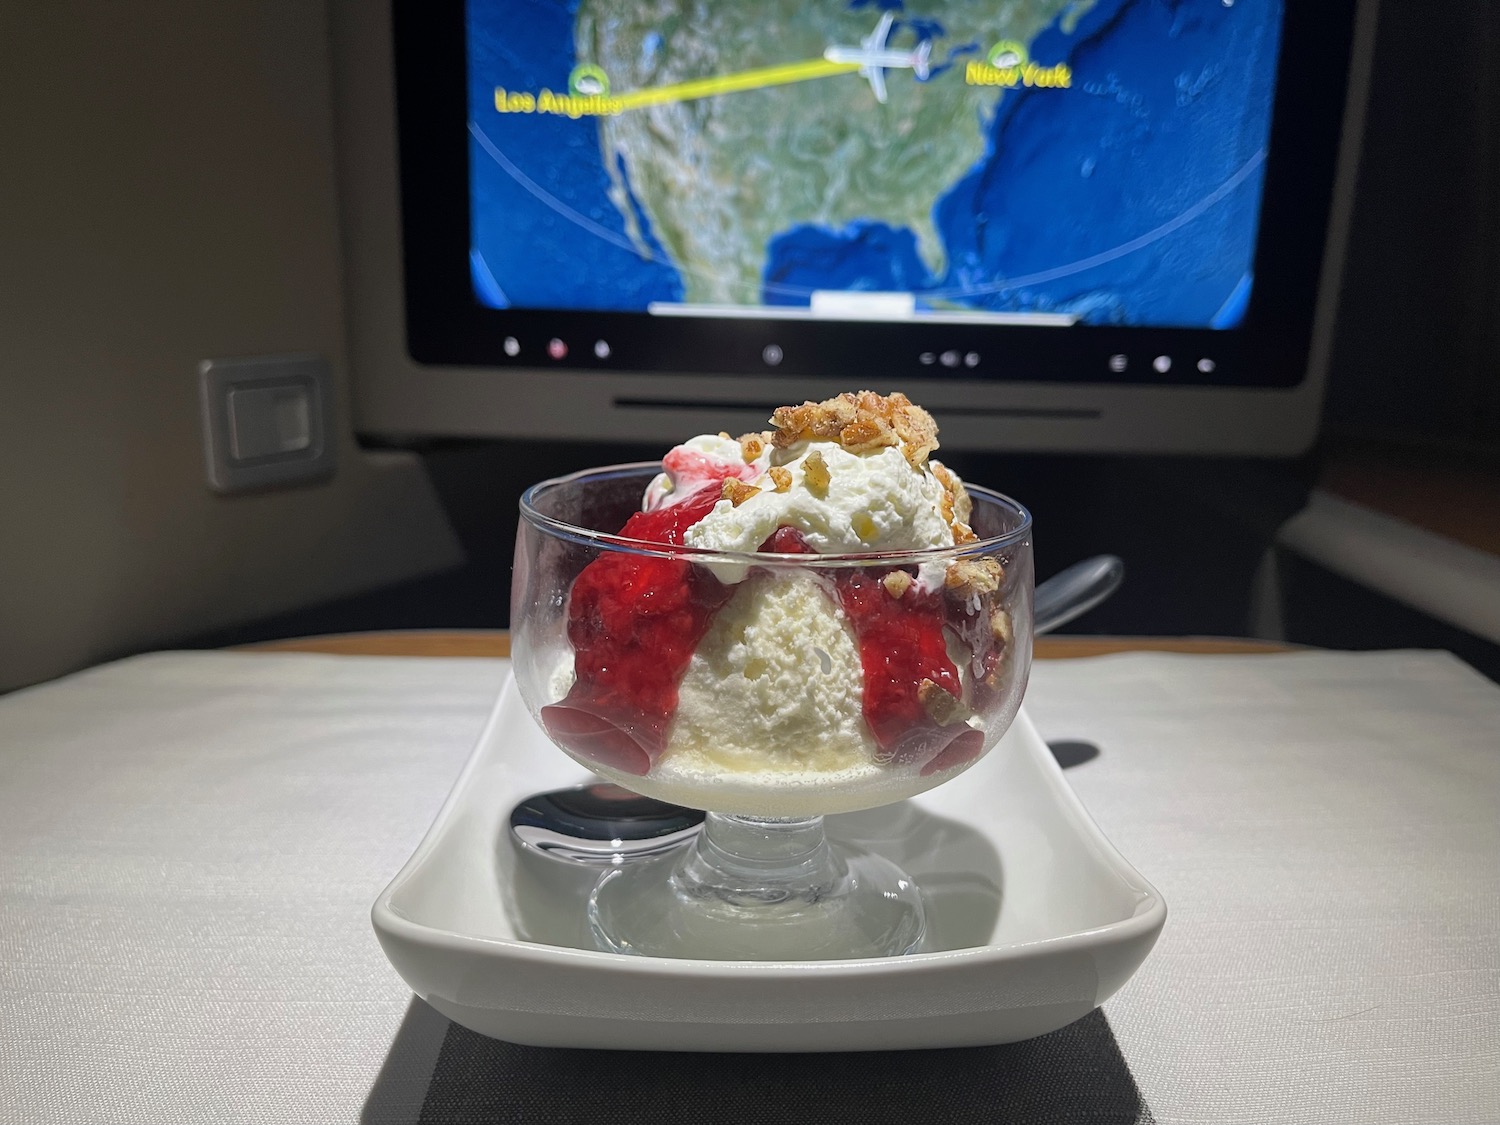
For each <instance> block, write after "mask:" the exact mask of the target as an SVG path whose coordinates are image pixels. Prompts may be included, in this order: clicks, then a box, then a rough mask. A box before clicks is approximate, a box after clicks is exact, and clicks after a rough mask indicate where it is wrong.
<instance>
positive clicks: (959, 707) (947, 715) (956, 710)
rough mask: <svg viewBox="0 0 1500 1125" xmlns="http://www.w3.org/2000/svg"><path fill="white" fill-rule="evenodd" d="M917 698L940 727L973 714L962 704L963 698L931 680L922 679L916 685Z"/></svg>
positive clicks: (958, 721) (960, 720)
mask: <svg viewBox="0 0 1500 1125" xmlns="http://www.w3.org/2000/svg"><path fill="white" fill-rule="evenodd" d="M917 698H918V699H919V700H921V701H922V707H923V709H924V710H925V711H926V712H927V713H928V714H929V715H931V716H932V719H933V721H934V722H935V723H937V724H938V726H941V727H947V726H952V725H953V724H954V723H961V722H964V721H965V720H966V719H969V718H971V717H972V716H973V714H974V712H973V711H971V710H970V709H969V708H968V707H966V706H965V705H964V701H963V700H961V699H959V698H958V697H956V696H955V695H953V694H952V693H951V692H949V691H948V690H947V689H946V688H942V687H939V686H938V685H937V684H936V683H934V682H933V681H932V680H926V679H924V680H923V681H922V682H921V683H920V684H918V685H917Z"/></svg>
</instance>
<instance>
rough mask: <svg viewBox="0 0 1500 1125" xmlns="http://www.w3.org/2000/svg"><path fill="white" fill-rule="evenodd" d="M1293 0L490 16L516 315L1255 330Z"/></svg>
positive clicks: (732, 2)
mask: <svg viewBox="0 0 1500 1125" xmlns="http://www.w3.org/2000/svg"><path fill="white" fill-rule="evenodd" d="M1281 19H1282V11H1281V0H1177V2H1175V3H1168V2H1166V0H966V2H952V0H950V2H941V0H928V2H925V3H923V2H920V0H908V2H906V3H902V2H901V0H765V2H755V3H746V2H743V0H739V2H736V0H693V2H691V3H690V2H688V0H631V2H629V3H605V2H601V0H572V2H556V3H553V2H548V0H469V3H468V6H467V10H466V28H467V51H468V102H469V106H468V110H469V137H470V146H469V148H470V151H469V160H470V199H471V212H470V213H471V228H470V269H471V277H472V282H473V289H474V294H475V297H476V298H477V300H478V301H479V302H480V303H481V304H482V305H485V306H488V307H491V308H500V309H504V308H518V309H563V310H608V311H625V312H641V313H648V312H649V313H655V314H658V315H711V316H779V315H795V316H826V317H829V318H832V319H854V320H857V319H862V318H864V319H873V318H881V319H903V318H906V319H920V318H922V317H933V318H943V317H946V318H953V319H973V320H979V321H983V320H985V319H987V318H989V319H994V320H995V321H996V322H998V323H1023V324H1024V323H1034V324H1037V325H1046V326H1065V325H1070V324H1088V325H1122V326H1153V327H1180V328H1233V327H1235V326H1236V325H1237V324H1239V323H1240V322H1241V320H1242V319H1243V317H1244V315H1245V310H1246V308H1247V306H1248V303H1249V300H1250V295H1251V291H1252V287H1253V280H1254V277H1253V264H1254V259H1255V248H1256V235H1257V224H1258V216H1259V210H1260V201H1261V192H1262V185H1263V181H1264V173H1265V164H1266V160H1267V155H1268V152H1267V145H1268V139H1269V136H1270V125H1271V110H1272V100H1273V95H1274V89H1275V78H1276V65H1277V56H1278V49H1279V41H1280V28H1281Z"/></svg>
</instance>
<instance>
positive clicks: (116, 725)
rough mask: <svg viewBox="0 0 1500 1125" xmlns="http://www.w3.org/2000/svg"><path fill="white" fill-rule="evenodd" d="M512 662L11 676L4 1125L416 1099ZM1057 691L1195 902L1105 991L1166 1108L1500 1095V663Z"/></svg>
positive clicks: (1121, 674)
mask: <svg viewBox="0 0 1500 1125" xmlns="http://www.w3.org/2000/svg"><path fill="white" fill-rule="evenodd" d="M504 673H505V664H504V662H502V661H489V660H438V659H405V658H385V657H334V656H317V655H303V654H250V653H223V652H213V653H163V654H157V655H152V656H146V657H139V658H136V659H132V660H127V661H123V662H120V663H117V664H113V665H109V666H106V667H102V668H98V669H94V670H92V671H89V672H86V673H82V674H80V675H77V676H73V677H69V678H67V679H64V680H61V681H58V682H56V683H53V684H48V685H44V686H42V687H38V688H33V689H29V690H26V691H21V692H17V693H15V694H13V695H11V696H8V697H6V698H4V699H0V1121H3V1122H51V1121H59V1122H61V1121H90V1122H94V1121H98V1122H104V1121H120V1122H153V1123H154V1122H165V1121H173V1122H188V1121H277V1122H294V1121H318V1122H335V1121H353V1120H357V1119H360V1118H361V1115H363V1119H364V1120H367V1121H414V1120H416V1118H417V1116H418V1113H419V1112H420V1110H421V1108H422V1104H423V1098H424V1097H425V1096H426V1093H427V1077H428V1075H429V1074H430V1073H431V1068H432V1066H433V1063H434V1061H435V1060H436V1059H437V1053H438V1048H439V1046H440V1044H441V1040H442V1035H443V1033H444V1031H445V1028H446V1023H445V1021H443V1020H441V1018H440V1017H436V1016H435V1014H433V1013H432V1012H431V1010H430V1009H426V1008H425V1006H422V1005H413V1004H412V998H411V996H410V993H409V991H408V990H407V989H406V987H405V986H404V985H403V984H402V982H401V980H400V979H399V978H398V977H397V976H396V974H395V972H394V971H393V970H392V969H391V968H390V967H389V965H388V964H387V963H386V961H385V959H384V957H383V956H382V955H381V952H380V948H379V946H378V945H377V944H376V941H375V938H374V936H373V933H372V932H371V929H370V926H369V921H368V909H369V906H370V904H371V902H372V901H373V900H374V898H375V895H376V894H377V893H378V892H379V890H380V889H381V888H382V887H383V886H384V885H385V883H386V882H387V881H388V880H389V878H390V877H391V875H392V874H394V872H395V871H396V870H397V868H398V867H399V866H400V865H401V863H402V862H403V861H404V860H405V859H406V857H407V856H408V855H409V854H410V852H411V850H412V848H413V847H414V846H415V845H416V843H417V841H418V840H419V839H420V837H421V835H422V833H423V831H424V829H425V828H426V826H427V824H428V823H429V822H430V820H431V818H432V816H433V815H434V813H435V812H436V811H437V808H438V806H439V804H440V803H441V801H442V798H443V796H444V794H445V793H446V791H447V790H448V788H449V786H450V785H451V783H452V781H453V779H454V778H455V776H456V774H457V771H458V769H459V767H460V765H461V764H462V762H463V760H464V758H465V756H466V755H467V754H468V752H469V750H470V749H471V747H472V745H473V743H474V741H475V739H476V737H477V736H478V734H479V730H480V727H481V724H482V723H483V720H484V718H485V716H486V714H487V712H488V710H489V707H490V704H491V702H492V700H493V697H494V695H495V692H496V690H497V689H498V687H499V685H500V682H501V679H502V677H503V675H504ZM1027 706H1028V708H1029V710H1030V712H1031V714H1032V715H1033V717H1034V718H1035V719H1036V721H1037V723H1038V725H1039V727H1040V728H1041V730H1042V733H1043V734H1044V735H1045V736H1046V737H1047V738H1049V739H1053V740H1057V739H1081V740H1088V741H1091V742H1093V743H1096V744H1097V745H1098V746H1099V747H1100V748H1101V752H1100V753H1099V754H1098V755H1097V756H1096V757H1094V758H1092V759H1091V760H1089V761H1087V762H1084V763H1083V764H1080V765H1078V766H1076V767H1075V768H1072V769H1070V770H1069V771H1068V777H1069V779H1070V781H1071V782H1072V783H1073V785H1074V787H1075V788H1076V789H1077V791H1078V792H1079V794H1080V796H1081V797H1082V798H1083V800H1084V803H1085V804H1086V805H1087V806H1088V807H1089V809H1090V810H1091V812H1092V813H1093V814H1094V816H1095V818H1096V819H1097V820H1098V821H1099V822H1100V824H1101V825H1102V826H1103V827H1104V829H1105V831H1106V832H1107V833H1108V834H1109V835H1110V836H1111V837H1112V838H1113V839H1114V841H1115V842H1116V843H1117V844H1118V845H1119V846H1120V849H1121V850H1122V851H1123V852H1124V853H1125V855H1126V856H1128V857H1129V858H1130V859H1131V861H1132V862H1133V863H1135V864H1136V865H1137V866H1138V867H1139V868H1140V870H1141V871H1142V872H1144V873H1145V874H1146V876H1147V877H1148V878H1150V879H1151V880H1152V881H1153V882H1154V883H1155V884H1156V886H1157V887H1158V888H1160V890H1161V891H1162V892H1163V894H1164V895H1165V896H1166V899H1167V902H1168V905H1169V908H1170V912H1171V913H1170V917H1169V919H1168V922H1167V926H1166V930H1165V932H1164V934H1163V936H1162V938H1161V941H1160V943H1159V944H1158V946H1157V948H1156V950H1155V952H1154V953H1153V954H1152V956H1151V958H1150V959H1149V960H1148V961H1147V963H1146V965H1145V967H1144V968H1143V969H1142V970H1141V972H1140V973H1139V974H1138V975H1137V976H1136V977H1135V979H1134V980H1133V981H1132V982H1131V983H1130V984H1128V985H1127V986H1126V987H1125V989H1124V990H1123V991H1122V992H1121V993H1120V994H1119V995H1118V996H1116V997H1115V998H1114V999H1113V1000H1112V1001H1110V1003H1109V1004H1107V1005H1106V1007H1105V1013H1106V1016H1107V1018H1108V1026H1109V1027H1110V1028H1112V1029H1113V1032H1114V1035H1115V1037H1116V1039H1117V1040H1118V1044H1119V1049H1120V1052H1121V1053H1122V1054H1123V1056H1124V1059H1125V1060H1126V1062H1127V1063H1128V1066H1129V1070H1130V1073H1131V1075H1132V1076H1133V1078H1134V1080H1135V1082H1136V1084H1137V1085H1138V1087H1139V1092H1140V1096H1141V1099H1142V1101H1143V1102H1144V1103H1145V1107H1146V1109H1147V1110H1148V1111H1149V1116H1150V1117H1153V1118H1154V1120H1155V1121H1156V1122H1158V1123H1167V1122H1178V1121H1181V1122H1200V1121H1219V1122H1245V1123H1247V1125H1248V1123H1251V1122H1254V1123H1256V1125H1267V1123H1271V1122H1283V1121H1287V1122H1290V1121H1298V1122H1301V1121H1308V1122H1313V1121H1316V1122H1360V1123H1364V1122H1375V1121H1378V1122H1382V1123H1392V1125H1393V1123H1397V1122H1413V1123H1416V1122H1420V1123H1422V1125H1431V1123H1435V1122H1475V1123H1478V1122H1494V1121H1496V1120H1500V688H1497V687H1496V685H1494V684H1492V683H1490V682H1489V681H1487V680H1485V679H1483V678H1482V677H1480V676H1478V675H1477V674H1475V673H1474V672H1472V671H1471V670H1469V669H1468V668H1466V667H1465V666H1464V665H1462V664H1460V663H1459V662H1458V661H1456V660H1454V659H1453V658H1451V657H1449V656H1446V655H1443V654H1438V653H1416V652H1393V653H1376V654H1335V653H1306V654H1292V655H1284V656H1248V657H1200V656H1170V655H1152V654H1132V655H1124V656H1113V657H1105V658H1100V659H1094V660H1080V661H1059V662H1049V663H1042V664H1039V665H1038V666H1037V668H1036V670H1035V672H1034V674H1033V677H1032V686H1031V689H1030V691H1029V693H1028V695H1027ZM403 1020H404V1021H405V1025H404V1030H403V1031H402V1035H401V1041H402V1047H401V1050H400V1051H399V1052H398V1051H393V1049H392V1045H393V1042H394V1041H395V1039H396V1036H397V1031H398V1028H401V1027H402V1025H403ZM914 1065H920V1063H917V1064H914ZM382 1068H384V1070H383V1071H382ZM377 1087H378V1090H379V1096H378V1097H372V1095H371V1091H372V1089H375V1088H377Z"/></svg>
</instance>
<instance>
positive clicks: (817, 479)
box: [802, 449, 830, 496]
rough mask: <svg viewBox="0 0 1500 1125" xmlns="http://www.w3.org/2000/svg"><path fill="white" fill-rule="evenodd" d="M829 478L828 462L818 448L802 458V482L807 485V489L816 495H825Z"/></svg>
mask: <svg viewBox="0 0 1500 1125" xmlns="http://www.w3.org/2000/svg"><path fill="white" fill-rule="evenodd" d="M829 479H830V478H829V475H828V462H827V461H825V460H823V455H822V454H821V453H819V452H818V451H817V450H816V449H814V450H813V451H812V452H811V453H809V454H808V455H807V456H806V457H804V458H802V483H803V484H805V485H807V490H808V491H809V492H811V493H812V494H813V495H814V496H823V495H825V494H826V493H827V492H828V481H829Z"/></svg>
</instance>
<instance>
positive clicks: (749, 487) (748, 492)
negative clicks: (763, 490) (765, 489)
mask: <svg viewBox="0 0 1500 1125" xmlns="http://www.w3.org/2000/svg"><path fill="white" fill-rule="evenodd" d="M759 491H760V489H758V488H756V487H755V486H754V485H753V484H746V483H745V482H744V481H742V480H739V479H738V478H736V477H729V478H728V479H726V480H725V481H724V486H723V488H722V489H721V491H720V492H719V497H720V499H723V500H728V501H729V502H730V503H731V504H733V505H734V506H735V507H736V508H738V507H739V506H740V505H741V504H743V503H744V502H745V501H746V500H748V499H750V497H752V496H754V495H755V494H756V493H758V492H759Z"/></svg>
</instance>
